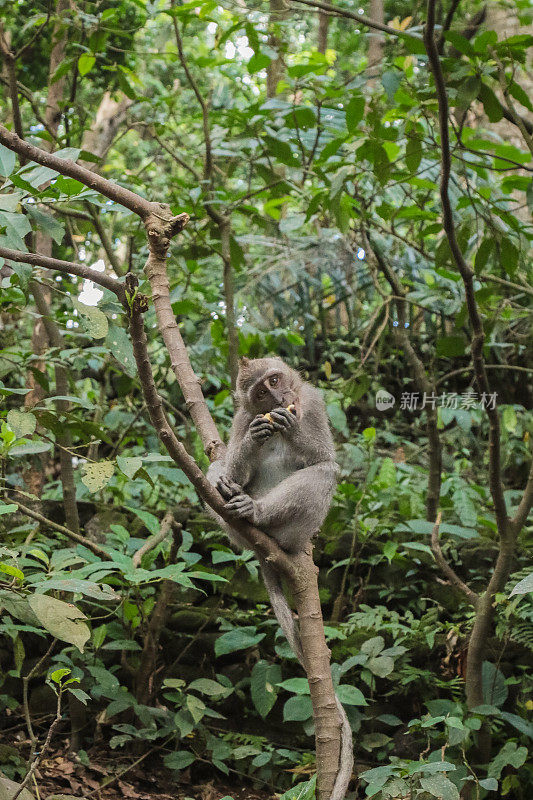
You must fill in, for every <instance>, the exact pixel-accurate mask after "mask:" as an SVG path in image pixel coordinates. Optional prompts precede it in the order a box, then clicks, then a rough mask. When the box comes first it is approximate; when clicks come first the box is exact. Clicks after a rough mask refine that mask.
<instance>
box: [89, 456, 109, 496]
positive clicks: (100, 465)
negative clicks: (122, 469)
mask: <svg viewBox="0 0 533 800" xmlns="http://www.w3.org/2000/svg"><path fill="white" fill-rule="evenodd" d="M114 471H115V465H114V464H113V462H112V461H98V462H96V463H87V464H84V465H83V473H82V476H81V480H82V483H84V484H85V486H86V487H87V488H88V490H89V491H90V492H97V491H98V490H99V489H103V488H104V486H106V484H107V483H109V481H110V479H111V477H112V476H113V473H114Z"/></svg>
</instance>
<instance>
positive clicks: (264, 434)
mask: <svg viewBox="0 0 533 800" xmlns="http://www.w3.org/2000/svg"><path fill="white" fill-rule="evenodd" d="M272 376H274V377H272ZM273 383H275V385H272V384H273ZM236 401H237V406H238V409H237V412H236V414H235V417H234V420H233V426H232V429H231V434H230V439H229V443H228V448H227V451H226V454H225V456H224V458H223V459H222V460H221V461H215V462H213V464H211V466H210V467H209V470H208V472H207V477H208V479H209V480H210V481H211V483H212V484H213V485H214V486H216V487H217V489H218V491H219V492H220V494H221V495H222V497H223V498H224V500H225V501H226V504H225V508H226V510H227V511H228V512H229V513H230V514H232V515H233V516H234V517H235V518H237V519H246V520H248V521H249V522H251V523H252V524H253V525H255V526H256V527H258V528H259V529H260V530H264V531H265V533H268V535H269V536H271V537H272V538H273V539H275V540H276V542H277V543H278V544H279V546H280V547H281V548H282V549H283V550H285V551H287V552H289V553H297V552H301V551H302V550H303V549H304V548H305V546H306V545H307V543H308V542H309V540H310V539H311V538H312V537H313V536H314V535H315V534H316V533H317V532H318V531H319V529H320V527H321V526H322V523H323V522H324V519H325V517H326V514H327V512H328V509H329V506H330V503H331V498H332V496H333V492H334V491H335V485H336V478H337V469H338V468H337V464H336V463H335V449H334V445H333V439H332V436H331V431H330V429H329V424H328V418H327V413H326V408H325V405H324V401H323V399H322V395H321V394H320V392H319V391H318V390H317V389H315V388H314V387H313V386H311V385H310V384H308V383H305V382H304V381H302V379H301V377H300V375H299V374H298V373H297V372H296V371H295V370H293V369H291V368H290V367H289V366H288V365H287V364H285V363H284V362H283V361H282V360H281V359H279V358H260V359H254V360H248V359H243V360H242V361H241V365H240V369H239V375H238V378H237V389H236ZM290 404H294V405H295V407H296V414H293V413H291V411H288V410H287V406H289V405H290ZM266 413H269V414H271V421H268V420H267V419H265V417H264V415H265V414H266ZM215 516H216V518H217V520H218V521H219V523H220V524H221V525H222V527H223V528H224V529H225V530H226V531H227V532H228V534H229V537H230V539H231V540H232V542H233V543H234V544H236V545H238V546H239V547H246V546H247V545H246V543H245V542H244V541H243V540H242V539H241V538H240V536H239V534H238V533H237V531H235V530H234V529H232V528H231V527H230V526H229V525H228V524H227V523H226V522H224V521H223V520H222V519H221V518H220V517H218V516H217V515H215ZM261 570H262V573H263V579H264V582H265V586H266V588H267V591H268V594H269V597H270V602H271V604H272V609H273V611H274V613H275V615H276V619H277V620H278V622H279V624H280V627H281V629H282V630H283V632H284V634H285V636H286V638H287V640H288V642H289V644H290V646H291V648H292V650H293V652H294V654H295V655H296V657H297V658H298V660H299V662H300V663H301V664H302V666H304V668H305V665H304V660H303V652H302V646H301V639H300V632H299V629H298V625H297V623H296V621H295V620H294V617H293V615H292V612H291V610H290V607H289V605H288V603H287V600H286V599H285V595H284V593H283V584H282V581H281V579H280V576H279V575H278V574H277V572H276V571H275V570H274V569H273V568H272V567H271V566H270V565H268V564H266V563H264V562H263V561H262V560H261ZM337 707H338V709H339V714H340V716H341V722H342V736H341V758H340V768H339V772H338V774H337V778H336V781H335V786H334V789H333V793H332V795H331V798H330V800H343V798H344V796H345V793H346V789H347V786H348V783H349V780H350V776H351V773H352V767H353V753H352V747H351V729H350V724H349V722H348V719H347V717H346V714H345V712H344V709H343V707H342V705H341V703H340V702H339V701H338V699H337Z"/></svg>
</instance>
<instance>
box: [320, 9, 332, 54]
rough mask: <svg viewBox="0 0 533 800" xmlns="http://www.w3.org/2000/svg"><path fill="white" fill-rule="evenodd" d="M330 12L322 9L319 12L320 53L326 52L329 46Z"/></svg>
mask: <svg viewBox="0 0 533 800" xmlns="http://www.w3.org/2000/svg"><path fill="white" fill-rule="evenodd" d="M329 20H330V16H329V14H324V12H323V11H320V12H319V14H318V44H317V50H318V52H319V53H325V52H326V50H327V48H328V32H329Z"/></svg>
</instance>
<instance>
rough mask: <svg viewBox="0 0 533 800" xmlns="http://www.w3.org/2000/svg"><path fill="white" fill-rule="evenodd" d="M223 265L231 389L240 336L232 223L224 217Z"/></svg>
mask: <svg viewBox="0 0 533 800" xmlns="http://www.w3.org/2000/svg"><path fill="white" fill-rule="evenodd" d="M219 230H220V245H221V252H222V263H223V268H224V302H225V304H226V328H227V334H228V372H229V374H230V379H231V388H232V389H233V390H235V387H236V386H237V373H238V371H239V334H238V331H237V324H236V319H235V273H234V270H233V264H232V262H231V248H230V236H231V221H230V220H229V219H228V217H224V218H223V220H222V222H221V224H220V225H219Z"/></svg>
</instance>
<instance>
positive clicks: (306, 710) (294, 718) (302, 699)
mask: <svg viewBox="0 0 533 800" xmlns="http://www.w3.org/2000/svg"><path fill="white" fill-rule="evenodd" d="M312 714H313V706H312V704H311V698H310V697H307V695H304V694H297V695H295V696H294V697H290V698H289V699H288V700H287V702H286V703H285V705H284V706H283V720H284V721H285V722H304V721H305V720H306V719H309V718H310V717H311V716H312Z"/></svg>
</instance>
